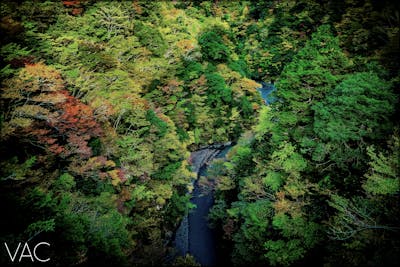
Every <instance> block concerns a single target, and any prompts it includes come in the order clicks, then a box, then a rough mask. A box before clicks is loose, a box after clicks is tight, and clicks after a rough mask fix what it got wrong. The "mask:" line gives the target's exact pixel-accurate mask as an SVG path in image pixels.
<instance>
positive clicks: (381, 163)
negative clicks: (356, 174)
mask: <svg viewBox="0 0 400 267" xmlns="http://www.w3.org/2000/svg"><path fill="white" fill-rule="evenodd" d="M391 141H392V143H391V146H390V151H388V152H387V155H385V154H384V153H382V152H380V153H379V154H377V153H376V152H375V150H374V148H373V147H369V148H368V149H367V151H368V156H369V157H370V159H371V161H370V163H369V165H370V170H369V171H368V173H366V174H365V177H366V178H367V180H366V181H365V183H364V185H363V188H364V190H365V191H366V192H368V193H370V194H373V195H393V194H396V193H397V192H398V191H399V190H400V181H399V177H398V174H399V170H400V166H399V157H400V155H399V153H400V147H399V145H400V142H399V138H398V137H397V136H394V137H393V139H392V140H391Z"/></svg>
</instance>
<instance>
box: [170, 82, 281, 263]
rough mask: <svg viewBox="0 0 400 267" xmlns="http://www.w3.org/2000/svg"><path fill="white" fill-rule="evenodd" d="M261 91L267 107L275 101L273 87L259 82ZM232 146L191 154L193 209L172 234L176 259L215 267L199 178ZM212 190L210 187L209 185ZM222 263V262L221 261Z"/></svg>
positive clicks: (208, 193)
mask: <svg viewBox="0 0 400 267" xmlns="http://www.w3.org/2000/svg"><path fill="white" fill-rule="evenodd" d="M260 84H261V85H262V87H261V88H257V90H258V91H259V92H260V94H261V97H262V98H263V100H264V102H265V104H266V105H269V104H271V103H273V102H274V101H276V98H275V97H273V96H272V95H271V94H272V93H273V92H274V91H275V90H276V87H275V86H274V84H273V83H266V82H260ZM231 147H232V145H231V144H230V143H229V144H224V145H217V146H213V145H212V146H209V147H206V148H203V149H200V150H198V151H195V152H193V153H192V154H191V161H192V167H193V171H194V172H195V173H197V179H196V181H194V183H193V185H194V189H193V192H192V198H191V202H192V203H193V204H195V205H196V208H194V209H193V210H191V211H190V212H189V214H188V215H187V216H185V217H184V218H183V220H182V222H181V225H180V226H179V228H178V230H177V231H176V233H175V240H174V244H175V248H176V250H177V255H181V256H184V255H186V254H190V255H192V256H193V257H194V258H195V259H196V261H197V262H198V263H200V264H201V266H215V265H216V264H217V262H218V261H219V260H218V258H217V253H216V252H217V247H216V233H215V232H214V230H212V229H211V228H210V227H209V226H208V219H207V218H208V213H209V211H210V209H211V207H212V206H213V204H214V193H213V192H214V191H213V188H208V190H205V191H204V190H202V187H200V186H199V178H200V177H201V176H206V175H207V167H208V164H209V163H210V162H211V161H212V159H214V158H225V155H226V154H227V153H228V151H229V150H230V149H231ZM209 187H212V184H211V185H209ZM222 262H223V261H222Z"/></svg>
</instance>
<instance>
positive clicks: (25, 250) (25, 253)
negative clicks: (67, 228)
mask: <svg viewBox="0 0 400 267" xmlns="http://www.w3.org/2000/svg"><path fill="white" fill-rule="evenodd" d="M22 244H23V245H22ZM4 246H5V247H6V250H7V252H8V256H10V260H11V261H12V262H14V261H15V260H16V259H17V256H18V252H19V250H20V248H21V246H22V250H21V252H20V256H19V259H18V262H21V261H23V259H24V258H29V259H30V260H31V261H32V262H35V260H36V261H40V262H48V261H49V260H50V258H44V257H43V253H44V252H43V249H39V248H40V247H41V246H48V247H50V244H49V243H47V242H40V243H37V244H36V246H34V247H33V250H31V248H30V247H29V244H28V243H27V242H25V243H21V242H20V243H18V247H17V248H16V250H15V252H14V251H12V252H13V253H12V252H11V251H10V248H9V246H8V245H7V243H6V242H4ZM39 251H40V253H41V255H42V256H39V255H38V252H39ZM32 252H33V253H32Z"/></svg>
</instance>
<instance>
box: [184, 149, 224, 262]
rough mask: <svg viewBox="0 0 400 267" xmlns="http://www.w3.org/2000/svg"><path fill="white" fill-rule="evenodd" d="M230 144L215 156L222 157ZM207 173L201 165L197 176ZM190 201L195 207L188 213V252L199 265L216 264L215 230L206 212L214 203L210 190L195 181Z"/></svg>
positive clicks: (205, 167)
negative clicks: (204, 190) (203, 189)
mask: <svg viewBox="0 0 400 267" xmlns="http://www.w3.org/2000/svg"><path fill="white" fill-rule="evenodd" d="M230 149H231V146H227V147H225V148H224V149H223V150H221V152H219V154H218V155H217V156H216V157H215V158H224V157H225V155H226V154H227V153H228V151H229V150H230ZM206 175H207V166H202V167H201V168H200V171H199V176H206ZM191 202H192V203H193V204H196V206H197V208H196V209H194V210H193V211H192V212H190V213H189V216H188V220H189V237H188V238H189V253H190V254H191V255H193V257H194V258H195V259H196V261H197V262H198V263H200V264H201V266H216V264H217V255H216V239H215V232H214V230H213V229H211V228H210V227H209V225H208V213H209V211H210V209H211V207H212V206H213V204H214V195H213V192H212V190H210V191H209V192H203V191H202V190H201V189H200V188H199V185H198V183H197V182H196V183H195V186H194V190H193V193H192V199H191Z"/></svg>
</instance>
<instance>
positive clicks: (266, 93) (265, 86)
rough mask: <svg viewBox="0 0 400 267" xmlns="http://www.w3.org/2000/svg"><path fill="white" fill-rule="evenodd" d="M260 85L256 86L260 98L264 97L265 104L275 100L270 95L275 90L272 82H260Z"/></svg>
mask: <svg viewBox="0 0 400 267" xmlns="http://www.w3.org/2000/svg"><path fill="white" fill-rule="evenodd" d="M260 83H261V85H262V87H261V88H257V91H259V92H260V94H261V97H262V99H264V101H265V104H267V105H269V104H272V103H273V102H275V101H276V97H274V96H272V95H271V94H272V92H274V91H276V87H275V85H274V84H273V83H266V82H260Z"/></svg>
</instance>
